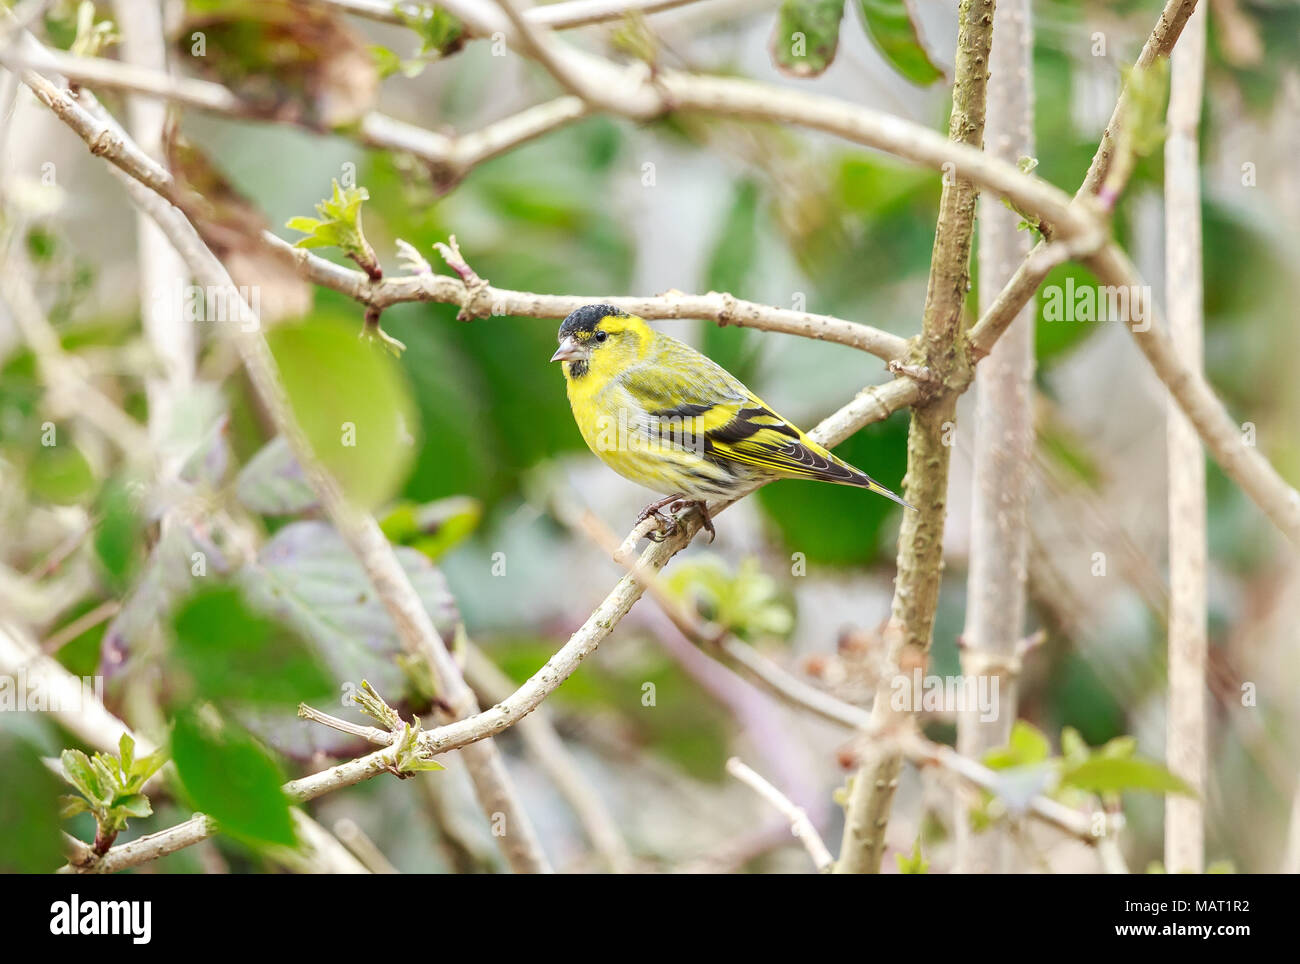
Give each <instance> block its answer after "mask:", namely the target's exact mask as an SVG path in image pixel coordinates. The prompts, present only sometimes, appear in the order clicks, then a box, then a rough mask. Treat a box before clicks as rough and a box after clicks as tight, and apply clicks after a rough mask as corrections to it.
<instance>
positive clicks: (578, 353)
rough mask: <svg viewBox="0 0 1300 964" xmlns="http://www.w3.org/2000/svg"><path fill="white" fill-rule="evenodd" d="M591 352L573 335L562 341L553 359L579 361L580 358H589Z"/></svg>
mask: <svg viewBox="0 0 1300 964" xmlns="http://www.w3.org/2000/svg"><path fill="white" fill-rule="evenodd" d="M590 355H591V353H590V352H589V351H588V350H587V349H586V348H583V347H582V346H581V345H579V344H578V339H576V338H574V337H573V336H572V335H569V337H567V338H565V339H564V341H562V342H560V347H559V348H557V349H555V354H554V355H552V356H551V361H553V362H554V361H577V360H578V359H580V358H589V357H590Z"/></svg>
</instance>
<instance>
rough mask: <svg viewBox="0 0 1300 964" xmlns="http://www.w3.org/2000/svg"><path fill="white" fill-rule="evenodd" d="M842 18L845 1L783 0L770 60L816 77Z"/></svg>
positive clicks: (833, 45)
mask: <svg viewBox="0 0 1300 964" xmlns="http://www.w3.org/2000/svg"><path fill="white" fill-rule="evenodd" d="M843 18H844V0H785V3H783V4H781V10H780V12H779V13H778V14H777V16H776V27H775V28H774V29H773V31H772V39H771V51H772V60H773V61H775V63H776V65H777V67H778V68H780V69H781V70H782V71H784V72H785V73H787V74H793V75H794V76H796V77H816V76H817V75H818V74H820V73H822V72H823V71H824V70H825V69H826V68H827V67H829V66H830V64H831V61H832V60H834V59H835V48H836V47H838V46H839V42H840V21H841V20H842V19H843ZM724 290H730V289H724Z"/></svg>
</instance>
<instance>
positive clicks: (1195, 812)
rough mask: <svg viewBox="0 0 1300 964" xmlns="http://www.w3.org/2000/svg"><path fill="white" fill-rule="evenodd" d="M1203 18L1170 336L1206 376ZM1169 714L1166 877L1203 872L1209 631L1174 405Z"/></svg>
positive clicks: (1170, 270)
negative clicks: (1179, 783)
mask: <svg viewBox="0 0 1300 964" xmlns="http://www.w3.org/2000/svg"><path fill="white" fill-rule="evenodd" d="M1205 18H1206V13H1205V9H1204V8H1203V7H1202V8H1201V9H1199V10H1197V11H1196V12H1195V13H1193V14H1192V16H1191V19H1189V20H1188V21H1187V27H1186V29H1185V30H1184V31H1183V40H1182V43H1180V44H1179V45H1178V47H1177V49H1176V50H1174V52H1173V56H1172V57H1171V60H1172V72H1171V77H1170V92H1169V118H1168V135H1167V137H1166V140H1165V289H1166V294H1165V302H1166V304H1167V305H1168V306H1169V309H1168V310H1169V329H1170V331H1169V334H1170V338H1171V340H1172V341H1173V345H1174V349H1175V351H1176V352H1177V354H1178V357H1179V359H1180V360H1181V361H1182V363H1183V364H1184V365H1186V366H1187V368H1188V370H1189V371H1192V372H1199V371H1200V370H1201V368H1202V355H1203V352H1204V348H1203V337H1202V333H1201V326H1202V320H1201V319H1202V310H1203V308H1202V290H1201V289H1202V283H1201V276H1202V271H1201V167H1200V160H1199V155H1198V150H1197V133H1198V131H1199V129H1200V119H1201V95H1202V93H1203V89H1204V78H1205ZM1167 419H1168V424H1167V428H1166V431H1167V435H1168V440H1167V446H1168V453H1167V459H1168V463H1169V705H1168V709H1167V711H1166V719H1165V734H1166V735H1165V745H1166V749H1165V758H1166V761H1167V762H1168V765H1169V769H1170V771H1171V772H1172V773H1174V774H1176V775H1177V776H1179V777H1181V778H1182V779H1183V780H1184V781H1185V782H1186V783H1187V785H1188V786H1190V787H1191V788H1192V789H1193V790H1194V791H1196V795H1195V796H1181V795H1177V794H1170V795H1168V796H1167V797H1166V798H1165V868H1166V869H1167V870H1168V871H1169V872H1170V873H1184V872H1190V873H1194V874H1199V873H1201V872H1202V871H1203V870H1204V869H1205V809H1204V803H1203V800H1204V798H1205V779H1206V769H1207V764H1206V735H1207V734H1206V729H1207V727H1206V717H1205V713H1206V695H1207V694H1206V689H1205V669H1206V663H1207V661H1208V658H1209V652H1208V640H1207V629H1206V532H1205V526H1206V519H1205V512H1206V503H1205V453H1204V452H1203V451H1202V450H1201V440H1200V439H1199V438H1198V437H1197V435H1196V429H1195V428H1194V427H1193V426H1192V425H1191V424H1190V423H1189V422H1188V421H1187V418H1186V416H1184V415H1183V413H1182V411H1181V410H1180V409H1179V407H1178V403H1177V401H1176V400H1175V399H1173V398H1170V399H1169V400H1168V414H1167Z"/></svg>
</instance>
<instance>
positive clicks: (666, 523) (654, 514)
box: [636, 497, 717, 542]
mask: <svg viewBox="0 0 1300 964" xmlns="http://www.w3.org/2000/svg"><path fill="white" fill-rule="evenodd" d="M691 506H696V507H697V508H698V509H699V510H700V520H701V521H700V528H702V529H704V530H705V531H706V532H708V534H709V542H713V540H714V539H715V538H716V537H717V532H716V531H715V530H714V528H713V520H712V519H711V518H709V507H708V505H707V504H706V503H704V502H700V501H697V500H692V499H683V498H680V497H670V498H668V499H661V500H659V501H658V502H652V503H651V504H650V505H648V506H646V507H645V508H644V509H642V510H641V514H640V515H639V516H637V519H636V521H637V525H640V524H641V523H642V522H644V521H645V520H646V519H651V518H653V519H654V520H655V521H656V522H657V523H658V526H659V528H658V529H657V530H653V531H651V532H647V533H646V538H647V539H649V540H650V541H651V542H663V541H664V540H665V539H667V538H668V537H669V536H671V535H673V534H674V533H676V532H677V529H678V526H679V523H678V521H677V518H676V517H675V515H673V513H676V512H680V511H681V510H682V509H689V508H690V507H691Z"/></svg>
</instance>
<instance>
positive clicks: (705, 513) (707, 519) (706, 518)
mask: <svg viewBox="0 0 1300 964" xmlns="http://www.w3.org/2000/svg"><path fill="white" fill-rule="evenodd" d="M683 505H684V506H692V505H693V506H695V507H696V508H698V509H699V510H700V528H701V529H703V530H704V531H705V532H707V533H708V534H709V542H710V543H711V542H713V540H714V539H715V538H716V537H717V535H718V534H717V533H716V532H715V531H713V518H712V517H711V516H710V515H709V504H708V503H707V502H705V501H704V500H703V499H695V500H693V501H691V502H684V503H683Z"/></svg>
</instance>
